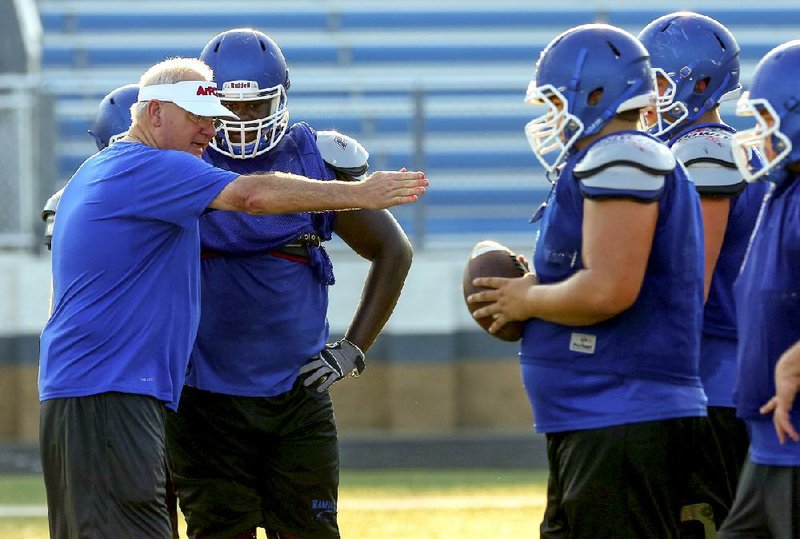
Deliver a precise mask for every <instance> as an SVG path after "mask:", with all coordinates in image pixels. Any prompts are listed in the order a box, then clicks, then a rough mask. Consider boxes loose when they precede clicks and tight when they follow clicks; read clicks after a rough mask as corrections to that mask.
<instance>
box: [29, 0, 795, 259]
mask: <svg viewBox="0 0 800 539" xmlns="http://www.w3.org/2000/svg"><path fill="white" fill-rule="evenodd" d="M692 4H696V5H692ZM734 4H735V3H732V2H722V1H719V0H706V1H704V2H684V4H683V5H682V7H686V8H689V9H694V10H697V11H700V12H702V13H705V14H707V15H710V16H712V17H714V18H716V19H717V20H719V21H721V22H722V23H724V24H725V25H726V26H728V27H729V28H730V29H731V30H732V32H733V33H734V35H735V36H736V37H737V39H738V40H739V43H740V45H741V50H742V53H741V54H742V63H743V80H744V82H745V86H746V84H747V80H748V78H749V74H750V72H751V71H752V68H753V67H754V65H755V63H756V62H757V60H758V59H759V58H760V57H761V56H762V55H763V54H764V53H766V52H767V51H768V50H770V49H771V48H772V47H774V46H775V45H777V44H778V43H780V42H783V41H786V40H788V39H791V38H793V37H796V35H795V32H796V28H797V26H798V24H800V9H798V8H796V7H795V6H794V5H793V2H784V1H780V0H779V1H772V2H770V3H769V4H770V6H771V7H770V9H764V8H763V7H762V6H756V5H754V4H747V5H744V6H742V7H738V6H736V5H734ZM38 6H39V9H40V13H41V18H42V25H43V28H44V32H45V34H44V35H45V38H44V49H43V51H44V52H43V58H42V64H43V66H42V69H43V75H44V76H43V80H44V81H45V84H46V85H47V87H48V89H49V90H50V91H52V92H53V93H55V94H56V96H57V109H56V110H57V119H58V127H57V130H58V140H59V144H58V148H57V154H58V170H59V175H60V177H61V178H66V177H68V176H69V175H71V173H72V172H73V171H74V170H75V168H76V167H77V166H78V165H80V163H81V162H82V161H83V159H85V158H86V156H88V155H89V154H90V153H91V152H92V149H93V146H92V143H91V140H90V138H89V137H86V136H85V134H86V129H87V128H88V126H89V123H90V121H91V118H92V117H93V115H94V110H95V107H96V104H97V102H98V101H99V100H100V98H101V97H102V96H103V95H104V94H105V93H106V92H108V91H109V90H110V89H112V88H114V87H116V86H119V85H120V84H123V83H128V82H136V79H137V78H138V75H139V74H140V73H141V72H142V71H143V70H144V69H145V68H146V67H148V66H149V65H151V64H153V63H155V62H158V61H160V60H162V59H164V58H167V57H170V56H178V55H182V56H196V55H198V54H199V52H200V48H201V47H202V46H203V44H204V43H205V42H206V41H207V40H208V39H209V38H210V37H211V36H213V35H214V34H216V33H218V32H220V31H222V30H225V29H229V28H233V27H244V26H253V27H256V28H259V29H260V30H262V31H264V32H266V33H268V34H270V35H271V36H272V37H273V38H274V39H275V40H276V41H277V42H278V43H279V44H280V45H281V47H282V49H283V51H284V54H285V56H286V59H287V62H288V63H289V68H290V73H291V77H292V88H291V91H290V102H289V106H290V114H291V120H292V121H298V120H306V121H308V122H309V123H310V124H311V125H312V126H314V127H316V128H318V129H337V130H339V131H342V132H345V133H347V134H349V135H351V136H354V137H356V138H358V139H359V140H361V141H362V142H363V143H364V144H365V146H367V148H368V149H369V150H370V153H371V159H370V163H371V166H372V168H373V169H380V168H399V167H401V166H407V167H409V168H424V170H425V171H426V172H427V174H428V176H429V177H430V178H432V179H433V181H434V182H435V183H434V186H433V188H432V189H431V190H430V193H429V194H428V195H427V196H426V198H425V200H424V202H423V203H422V204H419V205H415V206H414V207H410V208H399V209H396V210H395V214H396V215H397V216H398V218H399V219H400V220H401V222H402V223H403V225H404V226H405V227H406V230H407V231H408V232H409V235H410V236H411V237H412V239H413V240H414V242H415V243H416V245H417V246H418V247H420V246H435V245H438V244H442V243H446V244H450V245H452V244H472V243H474V242H475V241H476V240H477V239H482V238H484V237H487V236H492V237H495V238H496V239H499V240H501V241H506V242H511V243H513V242H515V241H516V240H520V241H524V242H525V243H526V244H529V243H530V241H529V240H528V239H527V238H529V237H530V236H531V235H532V234H533V233H534V232H535V230H534V228H533V226H532V225H530V224H529V223H528V218H529V217H530V215H531V213H532V212H533V210H534V209H535V208H536V206H537V205H538V204H539V203H540V202H542V200H543V199H544V198H545V197H546V195H547V192H548V189H549V184H548V182H547V180H546V179H545V177H544V174H543V171H542V169H541V168H540V166H539V165H538V163H537V162H536V159H535V158H534V156H533V154H532V153H531V151H530V149H529V147H528V145H527V142H526V140H525V136H524V134H523V130H522V129H523V126H524V125H525V123H526V122H527V121H528V120H529V119H530V117H531V116H532V114H531V111H530V110H528V108H527V107H526V106H525V105H523V103H522V98H523V94H524V91H525V88H526V87H527V83H528V81H529V79H530V78H531V76H532V75H533V65H534V62H535V60H536V59H537V57H538V54H539V52H540V51H541V49H542V48H543V47H544V45H545V44H546V43H547V42H548V41H549V40H550V39H551V38H552V37H553V36H555V35H556V34H557V33H559V32H561V31H562V30H564V29H566V28H568V27H570V26H574V25H576V24H582V23H588V22H596V21H600V22H608V23H611V24H615V25H618V26H621V27H623V28H625V29H627V30H629V31H631V32H632V33H634V34H637V33H638V32H639V30H641V28H642V27H644V26H645V25H646V24H647V23H649V22H650V21H651V20H653V19H654V18H656V17H657V16H660V15H663V14H665V13H668V12H670V11H673V10H674V9H675V7H674V4H673V3H671V2H664V1H661V0H657V1H655V2H650V3H648V4H647V6H643V5H642V4H641V2H635V1H632V0H624V1H616V2H608V1H599V0H590V1H585V2H577V1H575V0H567V1H564V2H559V3H558V4H557V6H556V5H555V4H547V5H544V3H541V2H530V1H523V0H517V1H511V0H499V1H495V2H485V1H482V0H481V1H476V0H460V1H454V0H438V1H427V2H423V1H419V0H410V1H407V2H403V3H402V4H398V5H393V6H392V7H389V6H388V5H383V4H382V3H377V2H371V1H368V0H343V1H337V2H327V1H322V0H316V1H314V0H298V1H289V0H271V1H270V2H263V3H257V2H249V1H244V0H229V1H225V2H218V1H209V0H193V1H186V0H173V1H172V2H161V1H155V0H142V1H139V2H122V1H101V0H40V1H39V2H38ZM728 117H729V118H731V119H735V116H733V115H730V114H729V115H728ZM735 127H738V126H735ZM54 187H55V186H54Z"/></svg>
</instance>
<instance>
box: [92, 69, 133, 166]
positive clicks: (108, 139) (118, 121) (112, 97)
mask: <svg viewBox="0 0 800 539" xmlns="http://www.w3.org/2000/svg"><path fill="white" fill-rule="evenodd" d="M138 98H139V86H138V85H136V84H126V85H125V86H120V87H119V88H116V89H114V90H111V92H109V93H108V95H106V96H105V97H104V98H103V100H102V101H100V105H99V106H98V107H97V114H96V115H95V117H94V123H92V127H91V129H89V134H90V135H92V137H93V138H94V141H95V144H97V149H98V150H102V149H103V148H107V147H108V146H111V145H112V144H114V143H115V142H116V141H117V140H119V139H121V138H122V137H124V136H125V134H126V133H127V132H128V129H130V127H131V123H132V120H131V105H133V104H134V103H136V101H137V99H138Z"/></svg>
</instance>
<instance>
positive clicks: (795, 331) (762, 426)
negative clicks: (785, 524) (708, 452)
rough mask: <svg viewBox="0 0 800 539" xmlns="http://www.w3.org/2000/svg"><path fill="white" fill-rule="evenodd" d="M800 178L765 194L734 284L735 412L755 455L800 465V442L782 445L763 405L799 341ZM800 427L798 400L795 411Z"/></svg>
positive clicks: (758, 459) (773, 462) (765, 461)
mask: <svg viewBox="0 0 800 539" xmlns="http://www.w3.org/2000/svg"><path fill="white" fill-rule="evenodd" d="M798 202H800V181H798V179H797V178H796V177H795V178H792V179H790V180H788V181H787V182H785V183H783V184H781V185H780V186H778V187H777V188H774V189H773V190H772V192H771V193H770V194H769V195H768V196H767V199H766V200H765V202H764V205H763V207H762V209H761V214H760V216H759V220H758V223H757V224H756V229H755V232H754V233H753V239H752V241H751V244H750V249H749V250H748V252H747V255H746V257H745V260H744V263H743V264H742V271H741V273H740V275H739V278H738V279H737V280H736V283H735V285H734V295H735V299H736V321H737V327H738V330H739V348H738V351H739V353H738V358H737V359H738V366H739V370H738V376H737V381H736V391H735V394H734V401H735V402H736V414H737V416H738V417H740V418H742V419H744V420H745V421H746V423H747V424H748V429H749V430H750V434H751V439H750V447H751V459H752V460H753V462H756V463H758V464H770V465H787V466H788V465H790V466H798V465H800V443H797V442H793V441H791V440H790V441H788V442H787V443H786V444H784V445H783V446H780V445H779V444H778V436H777V434H776V433H775V431H774V428H772V422H771V421H769V417H768V416H762V415H761V414H760V413H759V408H760V407H761V406H762V405H763V404H765V403H766V402H767V401H768V400H769V399H770V398H772V396H773V395H774V394H775V377H774V372H775V364H776V363H777V362H778V359H779V358H780V357H781V355H782V354H783V353H784V352H785V351H786V350H788V349H789V348H790V347H791V346H792V345H794V344H795V343H796V342H797V341H800V204H799V203H798ZM792 417H793V423H794V425H795V428H800V414H798V401H795V404H794V408H793V410H792Z"/></svg>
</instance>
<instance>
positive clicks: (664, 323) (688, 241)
mask: <svg viewBox="0 0 800 539" xmlns="http://www.w3.org/2000/svg"><path fill="white" fill-rule="evenodd" d="M620 140H622V141H623V144H622V145H623V147H624V146H625V145H632V146H633V153H637V152H638V151H639V150H641V152H642V154H646V153H647V152H651V153H652V152H655V153H657V154H658V153H659V152H660V153H661V154H662V155H663V153H664V152H666V153H667V155H668V154H669V150H667V149H666V147H664V146H663V145H662V144H661V143H660V142H658V141H657V140H656V139H654V138H653V137H650V136H649V135H645V134H643V133H639V132H622V133H614V134H612V135H608V136H607V137H603V138H600V139H598V140H597V141H595V142H593V143H592V144H591V145H589V146H588V147H586V148H584V149H583V150H582V151H579V152H575V153H574V154H573V155H571V156H570V157H569V159H568V161H567V162H566V165H565V167H564V169H563V170H562V171H561V173H560V174H559V178H558V182H557V183H556V185H555V188H554V190H553V192H552V193H551V195H550V199H549V201H548V205H547V207H546V208H545V210H544V213H543V217H542V223H541V228H540V232H539V237H538V240H537V243H536V249H535V251H534V254H533V265H534V268H535V271H536V274H537V277H538V279H539V282H540V283H542V284H548V283H557V282H560V281H563V280H565V279H568V278H569V277H570V276H571V275H573V274H574V273H576V272H577V271H579V270H581V269H582V268H583V263H582V253H581V249H582V224H583V199H584V197H589V198H593V197H596V198H625V199H632V200H637V201H639V202H642V203H653V204H658V209H659V212H658V222H657V224H656V232H655V237H654V238H653V246H652V250H651V254H650V259H649V262H648V266H647V269H646V273H645V277H644V282H643V284H642V288H641V291H640V293H639V296H638V298H637V299H636V301H635V302H634V304H633V305H632V306H631V307H630V308H629V309H627V310H626V311H624V312H622V313H620V314H619V315H617V316H615V317H614V318H612V319H610V320H607V321H604V322H601V323H599V324H594V325H590V326H564V325H561V324H555V323H552V322H547V321H544V320H539V319H535V318H533V319H530V320H528V321H527V322H526V324H525V331H524V334H523V338H522V349H521V352H520V360H521V363H522V374H523V381H524V385H525V388H526V390H527V392H528V397H529V399H530V401H531V405H532V407H533V411H534V416H535V423H536V430H537V431H539V432H559V431H568V430H576V429H589V428H599V427H606V426H612V425H621V424H628V423H635V422H641V421H651V420H658V419H668V418H677V417H690V416H702V415H705V395H704V394H703V390H702V387H701V385H700V379H699V376H698V356H699V338H700V323H701V315H702V286H703V267H702V264H703V255H702V245H703V243H702V229H701V222H702V221H701V219H702V217H701V214H700V204H699V197H698V195H697V193H696V192H695V189H694V186H693V185H692V184H691V182H690V181H689V180H688V179H687V177H686V173H685V171H684V169H683V168H682V166H680V165H678V166H677V167H676V168H674V169H671V170H670V171H669V172H667V173H665V174H663V175H652V174H645V173H644V172H641V171H636V172H635V173H630V171H631V167H625V166H618V163H617V162H614V164H612V165H611V166H610V167H603V170H604V173H603V180H602V181H595V178H594V177H590V178H586V179H578V178H577V177H576V176H575V174H574V169H575V167H576V164H578V163H579V162H580V161H581V160H582V159H583V158H584V156H585V155H586V154H587V152H589V151H592V149H593V148H595V147H601V146H598V145H606V146H608V145H611V144H615V145H617V146H619V141H620ZM670 159H672V158H671V157H670ZM672 161H673V163H674V159H673V160H672ZM673 166H674V165H673ZM598 177H599V176H598ZM631 226H635V223H631Z"/></svg>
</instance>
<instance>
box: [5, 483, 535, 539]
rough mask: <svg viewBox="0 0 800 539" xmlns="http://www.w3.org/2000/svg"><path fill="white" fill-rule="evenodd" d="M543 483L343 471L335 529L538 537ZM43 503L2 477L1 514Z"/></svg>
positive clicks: (39, 527)
mask: <svg viewBox="0 0 800 539" xmlns="http://www.w3.org/2000/svg"><path fill="white" fill-rule="evenodd" d="M546 479H547V477H546V471H535V470H534V471H531V470H458V471H453V470H448V471H429V470H417V471H396V470H392V471H352V470H346V471H343V472H342V477H341V487H340V494H339V527H340V528H341V531H342V537H344V538H348V539H445V538H446V539H479V538H480V539H485V538H487V537H513V538H514V539H529V538H530V539H533V538H538V537H539V531H538V528H539V522H540V520H541V516H542V513H543V511H544V503H545V485H546ZM44 503H45V495H44V485H43V483H42V480H41V478H40V477H36V476H10V477H0V515H4V514H6V513H7V512H8V511H6V510H7V509H11V508H12V507H11V506H13V508H14V509H16V510H17V511H18V514H19V513H23V512H35V511H38V510H42V509H43V507H44ZM260 531H262V530H260ZM0 537H2V538H3V539H46V538H47V537H48V534H47V519H46V517H44V516H24V517H20V516H0ZM182 537H185V536H184V535H182ZM259 537H265V536H264V535H263V533H262V534H260V535H259Z"/></svg>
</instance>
